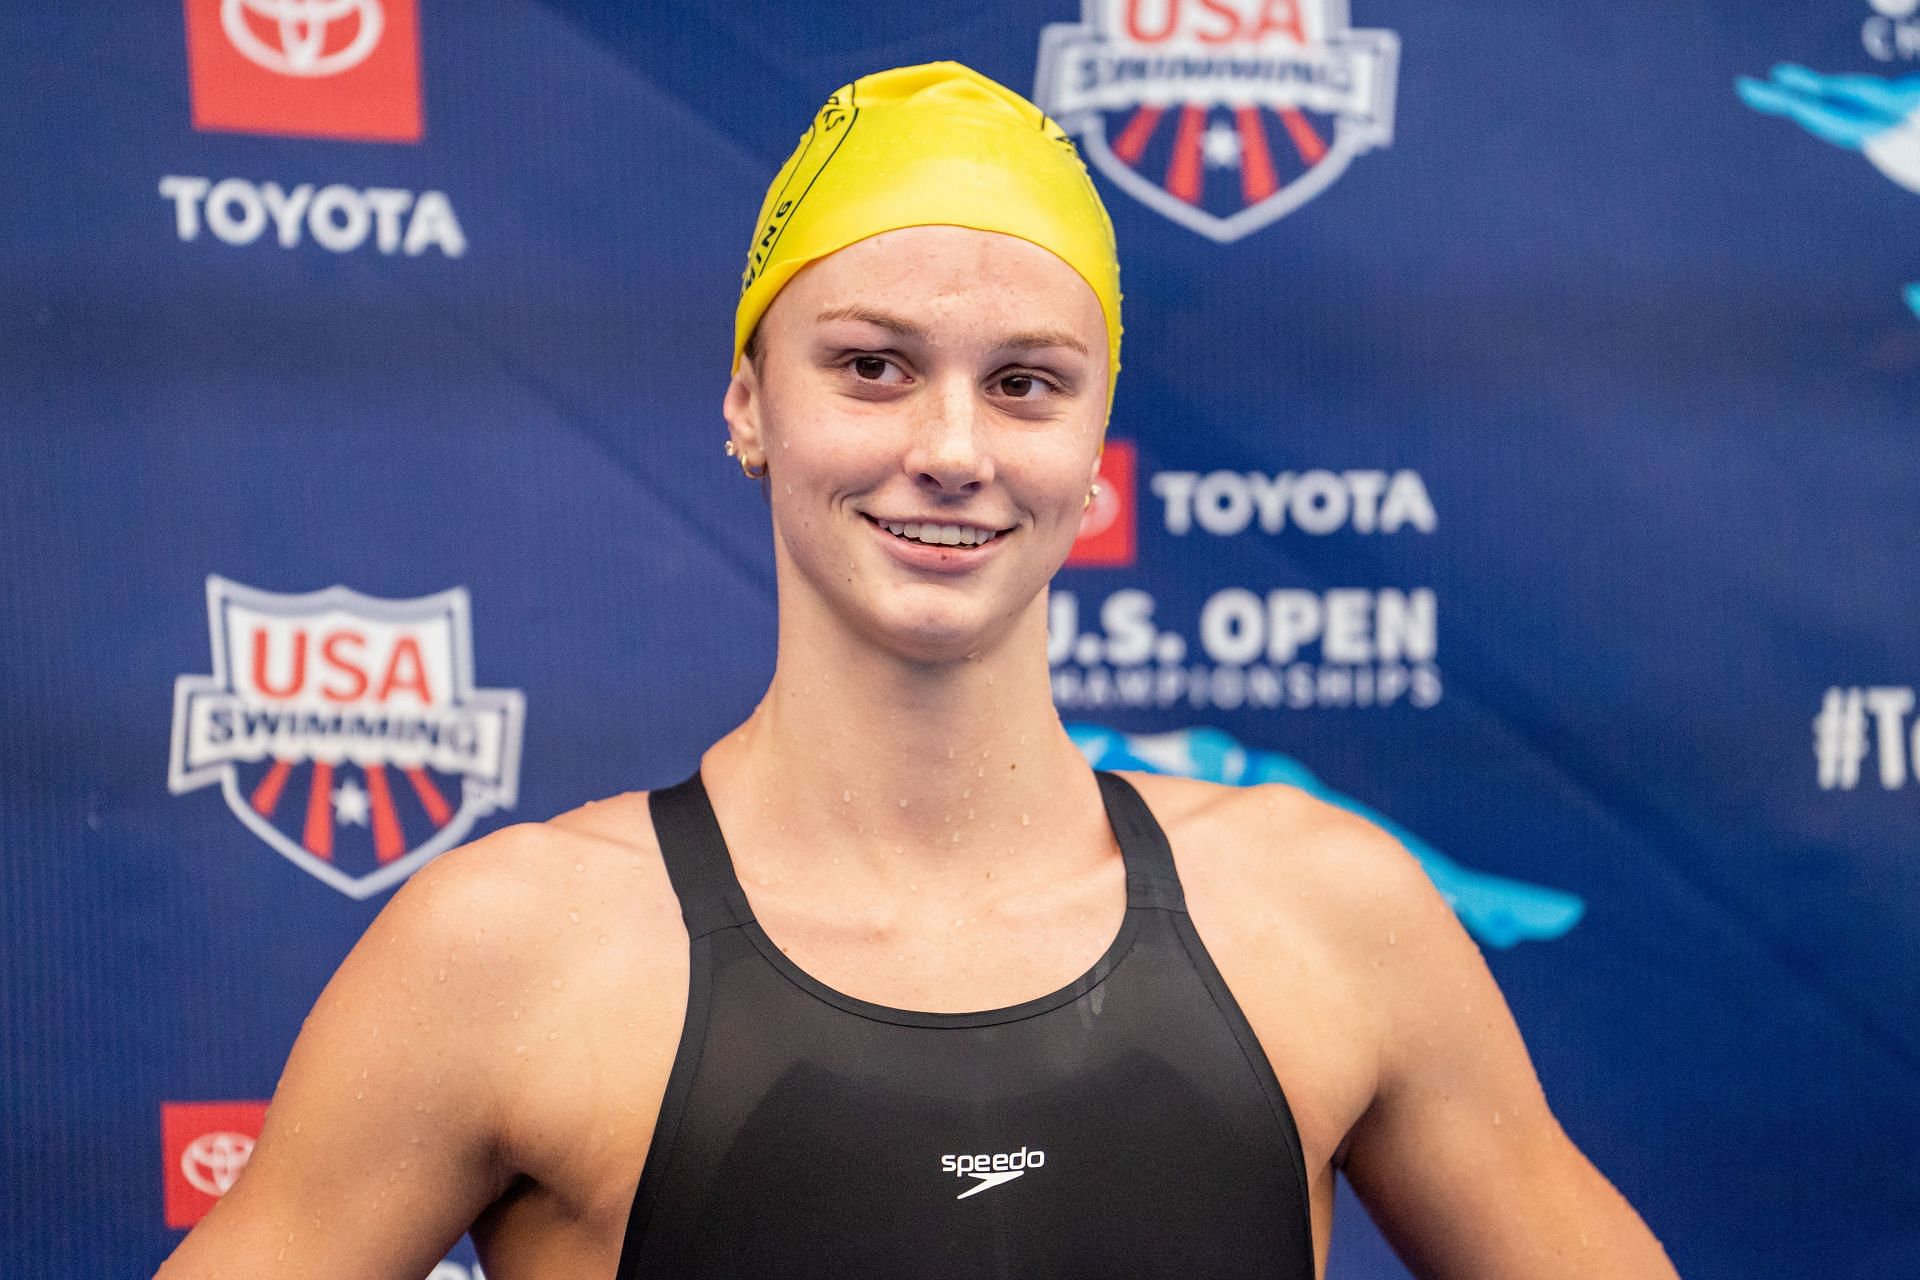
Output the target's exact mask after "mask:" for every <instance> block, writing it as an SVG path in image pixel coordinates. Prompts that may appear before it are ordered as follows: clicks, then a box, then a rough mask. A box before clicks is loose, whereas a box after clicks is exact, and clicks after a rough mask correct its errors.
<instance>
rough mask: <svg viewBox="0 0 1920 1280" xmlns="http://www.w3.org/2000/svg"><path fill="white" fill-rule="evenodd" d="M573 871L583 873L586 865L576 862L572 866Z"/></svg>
mask: <svg viewBox="0 0 1920 1280" xmlns="http://www.w3.org/2000/svg"><path fill="white" fill-rule="evenodd" d="M573 869H574V870H575V871H585V870H586V869H587V864H586V863H584V862H576V863H574V864H573Z"/></svg>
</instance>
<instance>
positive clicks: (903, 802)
mask: <svg viewBox="0 0 1920 1280" xmlns="http://www.w3.org/2000/svg"><path fill="white" fill-rule="evenodd" d="M900 807H901V808H902V809H904V808H906V807H907V798H906V797H905V796H901V797H900Z"/></svg>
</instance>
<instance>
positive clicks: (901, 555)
mask: <svg viewBox="0 0 1920 1280" xmlns="http://www.w3.org/2000/svg"><path fill="white" fill-rule="evenodd" d="M861 515H862V517H863V518H864V519H865V520H866V522H867V524H868V526H869V527H870V528H872V529H873V531H874V532H875V534H876V535H878V536H879V537H880V538H881V539H883V540H884V541H885V542H886V544H887V550H888V552H889V553H890V554H891V555H893V556H894V558H895V559H898V560H901V561H904V562H905V563H907V564H910V565H912V566H914V567H915V568H919V569H935V570H947V571H949V572H952V571H955V570H966V569H972V568H974V567H976V566H977V565H978V564H980V563H981V562H982V561H983V560H985V559H986V558H987V557H988V556H990V555H992V554H993V553H994V551H995V550H996V549H997V548H998V547H999V546H1000V544H1001V543H1003V542H1005V541H1006V540H1007V536H1008V535H1009V534H1011V533H1012V532H1013V529H1012V528H1005V529H996V528H993V527H991V526H987V525H978V524H962V523H959V522H958V521H931V520H884V519H881V518H879V517H877V516H870V515H867V514H866V513H865V512H862V513H861Z"/></svg>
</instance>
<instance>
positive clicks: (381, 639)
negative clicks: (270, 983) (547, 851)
mask: <svg viewBox="0 0 1920 1280" xmlns="http://www.w3.org/2000/svg"><path fill="white" fill-rule="evenodd" d="M207 616H208V626H209V630H210V633H211V639H212V645H213V674H212V675H210V676H200V675H183V676H181V677H179V678H178V679H177V680H176V681H175V683H174V702H173V706H174V710H173V743H172V752H171V757H172V758H171V761H170V763H169V768H168V775H167V787H168V790H170V791H172V792H173V793H174V794H175V795H179V794H182V793H185V792H188V791H194V790H197V789H199V788H201V787H205V786H210V785H213V784H216V783H217V784H218V785H219V787H220V791H221V794H222V795H223V796H224V797H225V798H226V802H227V807H228V808H229V809H230V810H232V812H233V815H234V816H235V817H236V818H238V819H239V820H240V822H241V824H242V825H243V826H245V827H246V828H247V829H248V830H249V831H251V832H253V833H254V834H255V835H256V836H258V837H260V839H261V840H263V841H265V842H266V843H267V845H268V846H269V847H271V848H273V849H274V850H276V851H278V852H279V853H280V854H281V855H282V856H284V857H286V858H287V859H288V860H289V861H291V862H292V863H293V864H294V865H295V866H298V867H300V868H301V869H303V870H305V871H307V872H309V873H310V874H312V875H313V876H315V877H317V878H318V879H320V880H322V881H324V882H326V883H327V884H329V885H332V886H333V887H334V888H335V889H338V890H339V891H340V892H342V893H344V894H346V895H347V896H348V897H351V898H366V897H370V896H371V895H373V894H375V893H378V892H380V891H381V890H383V889H386V888H388V887H390V886H392V885H394V884H397V883H399V882H400V881H402V880H404V879H405V878H406V877H407V876H409V875H411V874H412V873H413V872H414V871H415V870H416V869H418V868H419V867H420V866H422V865H424V864H425V863H426V862H427V861H428V860H429V859H431V858H433V857H434V856H435V855H437V854H440V853H443V852H445V851H446V850H448V849H450V848H452V847H453V846H454V845H456V844H458V843H459V842H460V841H461V840H462V839H464V838H465V837H466V835H467V833H468V832H469V831H471V830H472V829H473V825H474V823H475V822H476V821H478V820H479V819H480V818H482V817H484V816H485V815H487V814H489V813H492V812H494V811H495V810H497V809H507V808H512V807H513V804H514V801H515V798H516V795H517V792H518V787H519V775H520V735H521V725H522V720H523V714H524V699H523V697H522V695H521V693H520V691H519V690H518V689H476V688H475V687H474V685H473V654H472V631H471V628H470V625H469V621H468V602H467V593H466V591H465V590H464V589H462V588H459V587H455V588H453V589H451V590H448V591H442V592H439V593H437V594H434V595H430V596H421V597H419V598H417V599H412V600H383V599H379V598H377V597H374V596H368V595H362V594H361V593H359V592H357V591H353V590H350V589H348V588H346V587H340V586H336V587H329V588H327V589H326V590H324V591H315V592H311V593H308V594H304V595H282V594H279V593H276V592H271V591H261V590H257V589H255V588H252V587H247V586H243V585H241V584H240V583H237V582H230V581H228V580H227V579H225V578H220V577H217V576H214V577H209V578H208V579H207Z"/></svg>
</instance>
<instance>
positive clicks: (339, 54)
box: [186, 0, 422, 142]
mask: <svg viewBox="0 0 1920 1280" xmlns="http://www.w3.org/2000/svg"><path fill="white" fill-rule="evenodd" d="M417 3H418V0H186V20H187V74H188V78H189V84H190V86H191V89H192V100H193V127H194V128H196V129H211V130H224V131H229V132H237V133H264V134H281V135H288V136H293V137H308V138H342V139H352V140H357V141H366V142H418V141H419V140H420V136H421V131H422V120H421V109H420V37H419V13H418V11H417V7H416V6H417Z"/></svg>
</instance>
